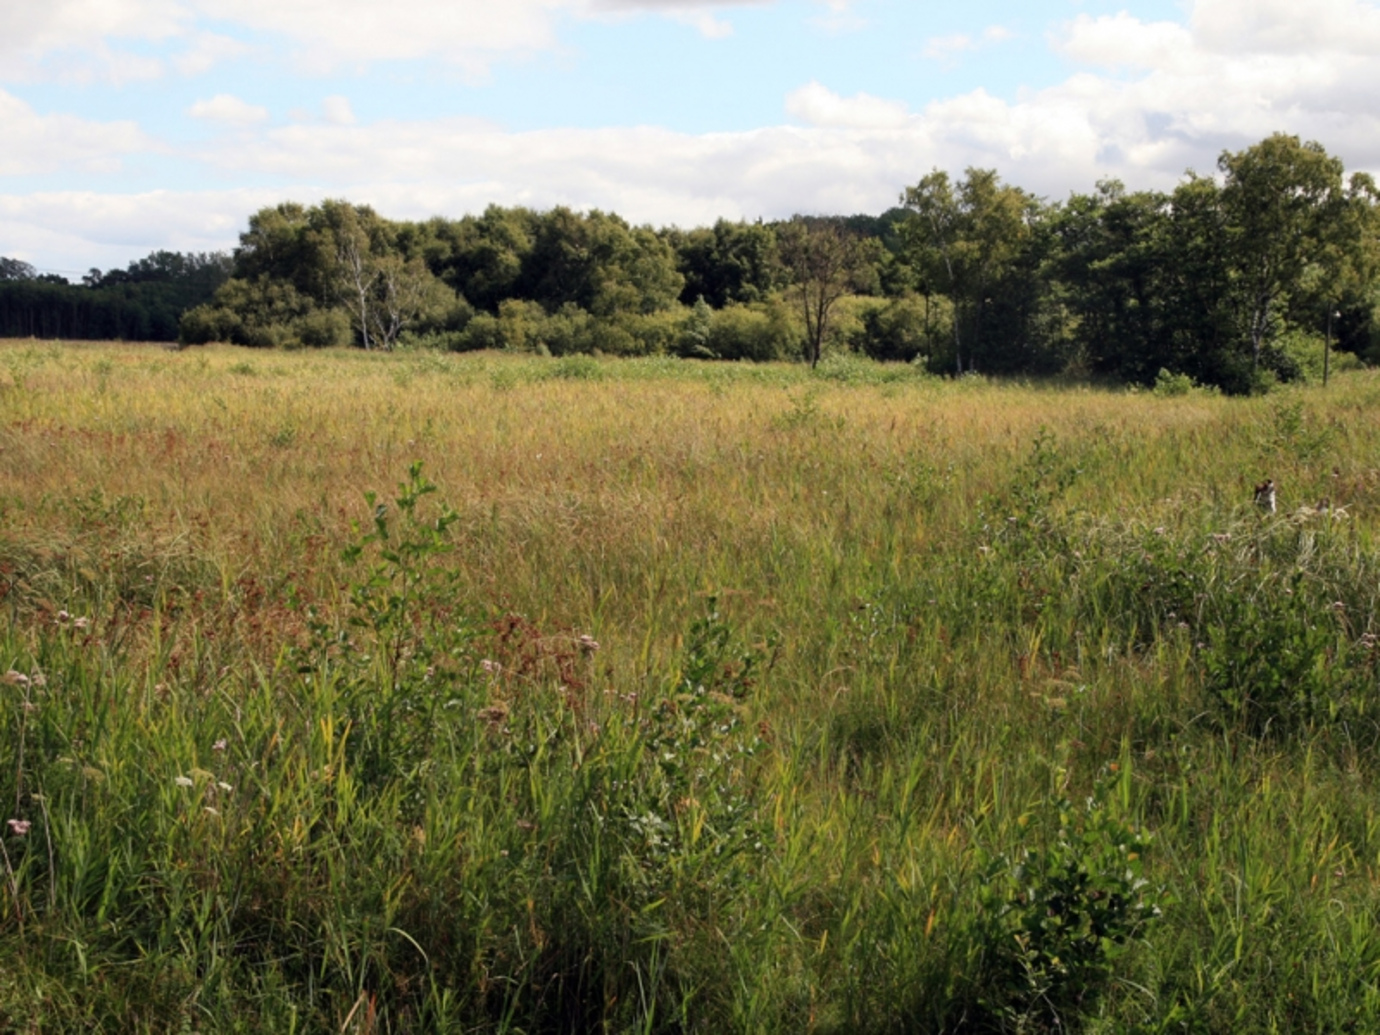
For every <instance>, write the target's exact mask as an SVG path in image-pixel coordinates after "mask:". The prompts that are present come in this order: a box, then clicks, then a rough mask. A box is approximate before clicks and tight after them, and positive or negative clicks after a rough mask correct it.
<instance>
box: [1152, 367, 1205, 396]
mask: <svg viewBox="0 0 1380 1035" xmlns="http://www.w3.org/2000/svg"><path fill="white" fill-rule="evenodd" d="M1196 387H1197V385H1196V384H1195V383H1194V381H1193V378H1191V377H1189V376H1188V375H1187V374H1171V373H1170V372H1169V371H1168V370H1166V369H1165V368H1164V367H1160V372H1159V373H1158V374H1156V375H1155V395H1157V396H1159V397H1160V398H1161V399H1171V398H1174V397H1175V396H1180V395H1187V394H1188V393H1189V392H1191V391H1193V389H1194V388H1196Z"/></svg>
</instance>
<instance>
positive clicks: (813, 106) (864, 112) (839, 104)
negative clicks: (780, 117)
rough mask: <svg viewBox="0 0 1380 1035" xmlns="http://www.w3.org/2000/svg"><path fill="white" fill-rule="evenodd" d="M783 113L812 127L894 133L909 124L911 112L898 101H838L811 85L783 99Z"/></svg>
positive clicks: (869, 98) (864, 96) (863, 97)
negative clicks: (785, 112)
mask: <svg viewBox="0 0 1380 1035" xmlns="http://www.w3.org/2000/svg"><path fill="white" fill-rule="evenodd" d="M786 111H787V112H789V113H790V114H791V115H792V116H794V117H795V118H797V119H800V120H801V121H802V122H808V123H809V124H810V125H812V126H835V127H839V126H842V127H850V128H854V129H896V128H898V127H901V126H905V125H906V124H907V123H908V122H909V121H910V112H909V110H908V109H907V108H906V106H905V105H904V104H902V103H900V102H899V101H887V100H883V99H882V98H880V97H873V96H871V95H870V94H866V93H859V94H856V95H855V96H853V97H840V96H839V95H838V94H836V93H834V92H833V91H832V90H830V89H829V88H828V87H826V86H822V85H821V84H819V83H816V82H811V83H807V84H806V85H805V86H802V87H801V88H800V89H798V90H796V91H794V92H792V93H791V94H789V95H788V96H787V97H786Z"/></svg>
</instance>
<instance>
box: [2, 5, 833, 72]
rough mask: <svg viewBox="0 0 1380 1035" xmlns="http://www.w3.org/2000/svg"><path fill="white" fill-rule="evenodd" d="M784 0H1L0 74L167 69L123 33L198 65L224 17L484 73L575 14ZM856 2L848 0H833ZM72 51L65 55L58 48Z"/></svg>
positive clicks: (317, 53)
mask: <svg viewBox="0 0 1380 1035" xmlns="http://www.w3.org/2000/svg"><path fill="white" fill-rule="evenodd" d="M774 2H775V0H503V3H494V2H493V0H395V2H394V3H391V4H381V3H379V2H378V0H42V2H39V0H11V2H8V3H3V4H0V78H7V79H27V78H35V77H40V76H47V77H57V78H65V79H92V78H107V79H112V78H114V79H125V80H127V79H130V78H147V77H150V76H153V75H157V74H161V72H162V70H163V68H162V64H161V63H157V62H154V61H152V60H151V59H149V58H147V57H142V56H140V55H137V54H134V53H131V52H128V51H121V50H119V49H118V47H115V46H114V45H113V44H114V43H115V42H116V41H120V40H129V41H139V42H144V43H147V42H158V43H167V42H170V41H171V42H184V41H185V42H186V44H187V47H186V49H185V50H183V51H182V52H181V53H179V54H177V55H176V56H175V57H174V58H173V64H174V67H176V68H177V69H178V70H179V71H180V72H182V73H183V74H187V75H195V74H199V73H201V72H204V71H206V70H207V69H209V68H210V67H212V66H213V65H214V64H216V63H217V62H220V61H223V60H226V59H228V58H232V57H237V56H240V55H243V54H244V53H247V52H248V48H247V47H246V46H245V45H244V44H243V43H240V42H237V41H235V40H234V39H233V38H231V37H229V36H226V35H224V34H223V33H221V32H212V31H210V30H209V29H206V28H205V27H204V25H205V23H206V21H207V20H208V19H209V20H211V21H214V22H216V23H218V24H223V25H226V26H235V27H238V28H240V29H248V30H252V31H257V32H263V33H268V34H271V35H278V36H283V37H286V38H287V39H288V40H290V41H292V42H293V43H294V44H295V45H296V47H297V53H296V54H294V55H293V60H294V61H295V62H296V63H297V64H298V66H299V68H300V69H302V70H306V71H316V72H325V71H328V70H331V69H335V68H338V67H340V66H346V67H362V66H365V65H368V64H372V63H374V62H378V61H404V60H416V59H435V60H439V61H442V62H446V63H449V64H452V65H455V66H457V67H459V68H461V69H463V70H466V71H468V72H470V73H472V74H475V75H482V74H483V73H484V72H485V71H486V70H487V68H488V66H489V65H490V64H491V63H492V61H493V60H494V59H495V58H497V57H499V56H501V55H510V54H524V53H534V52H541V51H550V50H554V49H557V47H558V40H557V36H556V24H557V20H558V19H559V18H560V17H562V16H566V15H574V16H576V17H599V16H606V15H608V14H620V13H621V14H662V15H665V16H667V17H670V18H673V19H676V20H678V21H682V22H685V23H687V24H690V25H692V26H694V27H695V28H697V29H699V30H700V32H702V33H703V34H704V35H706V36H710V37H717V36H724V35H727V34H728V33H730V32H731V31H732V26H731V25H730V24H729V23H728V22H726V21H722V20H720V19H718V18H716V17H715V16H714V12H715V11H718V10H723V9H729V8H742V7H749V6H762V5H769V4H771V3H774ZM826 2H827V4H828V6H830V7H831V8H833V9H836V10H837V11H840V12H842V11H846V8H847V5H846V3H844V2H842V0H826ZM59 58H60V59H61V60H58V59H59Z"/></svg>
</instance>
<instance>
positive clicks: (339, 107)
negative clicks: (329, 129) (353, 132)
mask: <svg viewBox="0 0 1380 1035" xmlns="http://www.w3.org/2000/svg"><path fill="white" fill-rule="evenodd" d="M321 114H322V116H323V117H324V118H325V119H326V121H327V122H330V123H333V124H335V125H337V126H353V125H354V124H355V110H354V109H353V108H352V107H350V99H349V98H348V97H342V96H341V95H340V94H332V95H331V96H329V97H324V98H322V100H321Z"/></svg>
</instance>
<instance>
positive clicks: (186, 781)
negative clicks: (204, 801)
mask: <svg viewBox="0 0 1380 1035" xmlns="http://www.w3.org/2000/svg"><path fill="white" fill-rule="evenodd" d="M173 783H175V784H177V786H179V787H193V786H195V784H194V783H193V782H192V778H191V777H190V776H178V777H174V778H173Z"/></svg>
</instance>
